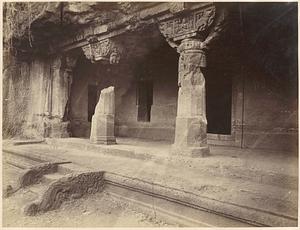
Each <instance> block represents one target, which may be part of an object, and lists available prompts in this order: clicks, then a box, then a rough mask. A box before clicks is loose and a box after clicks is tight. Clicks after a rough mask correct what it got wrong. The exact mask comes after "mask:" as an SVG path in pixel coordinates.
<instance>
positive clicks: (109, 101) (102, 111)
mask: <svg viewBox="0 0 300 230" xmlns="http://www.w3.org/2000/svg"><path fill="white" fill-rule="evenodd" d="M114 129H115V92H114V87H112V86H111V87H108V88H106V89H103V90H102V91H101V94H100V99H99V102H98V104H97V106H96V109H95V113H94V115H93V117H92V128H91V137H90V140H91V142H92V143H95V144H115V143H116V138H115V134H114V133H115V130H114Z"/></svg>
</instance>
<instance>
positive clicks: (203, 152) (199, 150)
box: [171, 144, 210, 157]
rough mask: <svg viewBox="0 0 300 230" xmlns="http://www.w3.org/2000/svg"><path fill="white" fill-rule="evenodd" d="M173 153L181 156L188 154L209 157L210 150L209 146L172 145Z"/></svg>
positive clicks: (189, 155)
mask: <svg viewBox="0 0 300 230" xmlns="http://www.w3.org/2000/svg"><path fill="white" fill-rule="evenodd" d="M171 152H172V154H174V155H181V156H188V157H207V156H209V155H210V154H209V153H210V150H209V147H208V146H204V147H188V146H186V147H183V146H177V145H174V144H173V145H172V149H171Z"/></svg>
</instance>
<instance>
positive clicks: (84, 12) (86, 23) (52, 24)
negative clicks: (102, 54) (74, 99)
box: [19, 2, 212, 53]
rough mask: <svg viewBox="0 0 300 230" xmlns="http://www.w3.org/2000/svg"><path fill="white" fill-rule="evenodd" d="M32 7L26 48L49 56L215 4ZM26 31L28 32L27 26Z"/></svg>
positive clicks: (112, 4) (24, 40) (68, 3)
mask: <svg viewBox="0 0 300 230" xmlns="http://www.w3.org/2000/svg"><path fill="white" fill-rule="evenodd" d="M30 4H31V5H30V9H31V12H32V14H31V24H30V25H29V26H30V28H29V29H30V32H31V36H32V39H31V40H32V41H31V43H32V44H31V47H29V46H27V48H29V49H32V50H34V48H36V49H38V50H43V51H47V52H48V53H55V52H60V51H62V50H64V51H67V50H72V49H74V48H77V47H82V46H84V45H87V44H88V40H87V39H88V38H89V37H93V36H97V37H101V39H105V38H110V37H115V36H118V35H120V34H123V33H126V32H132V31H137V30H139V29H141V28H143V27H145V26H148V25H151V24H155V23H156V22H157V21H158V20H164V19H166V18H171V17H174V16H175V15H177V14H179V13H180V14H181V13H184V12H186V11H191V10H194V9H197V8H203V7H206V6H208V5H212V3H183V2H177V3H161V2H148V3H146V2H145V3H142V2H140V3H137V2H134V3H132V2H91V3H88V2H83V3H78V2H77V3H76V2H75V3H71V2H64V3H63V2H61V3H58V2H52V3H30ZM28 7H29V6H28ZM25 21H26V20H25ZM24 24H26V23H24ZM23 29H24V30H25V29H26V25H25V26H24V28H23ZM27 29H28V28H27ZM27 35H28V34H27V33H23V35H22V36H20V39H19V40H21V41H22V44H24V43H28V36H27ZM29 40H30V39H29ZM23 46H24V45H23ZM41 47H43V48H44V49H41Z"/></svg>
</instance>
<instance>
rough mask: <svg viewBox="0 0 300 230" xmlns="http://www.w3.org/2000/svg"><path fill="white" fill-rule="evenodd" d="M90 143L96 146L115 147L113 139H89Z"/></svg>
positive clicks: (105, 137)
mask: <svg viewBox="0 0 300 230" xmlns="http://www.w3.org/2000/svg"><path fill="white" fill-rule="evenodd" d="M90 141H91V143H93V144H98V145H115V144H117V142H116V138H115V137H108V136H98V137H93V138H91V140H90Z"/></svg>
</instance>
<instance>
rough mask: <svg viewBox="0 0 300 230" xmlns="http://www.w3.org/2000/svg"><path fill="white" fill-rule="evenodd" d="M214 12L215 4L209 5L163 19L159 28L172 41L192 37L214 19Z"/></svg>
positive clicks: (205, 28) (202, 30) (206, 27)
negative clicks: (185, 13) (186, 13)
mask: <svg viewBox="0 0 300 230" xmlns="http://www.w3.org/2000/svg"><path fill="white" fill-rule="evenodd" d="M215 13H216V8H215V6H211V7H208V8H205V9H201V10H197V11H194V12H191V13H189V14H188V15H181V16H177V17H176V18H173V19H170V20H167V21H163V22H161V23H160V25H159V29H160V31H161V33H162V34H163V35H164V36H165V37H166V38H167V39H171V40H173V41H179V40H182V39H185V38H188V37H194V36H196V35H197V34H198V33H201V32H204V31H205V30H207V29H208V27H209V26H210V25H211V24H212V23H213V21H214V18H215Z"/></svg>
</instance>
